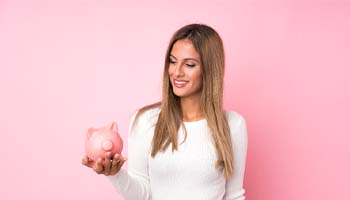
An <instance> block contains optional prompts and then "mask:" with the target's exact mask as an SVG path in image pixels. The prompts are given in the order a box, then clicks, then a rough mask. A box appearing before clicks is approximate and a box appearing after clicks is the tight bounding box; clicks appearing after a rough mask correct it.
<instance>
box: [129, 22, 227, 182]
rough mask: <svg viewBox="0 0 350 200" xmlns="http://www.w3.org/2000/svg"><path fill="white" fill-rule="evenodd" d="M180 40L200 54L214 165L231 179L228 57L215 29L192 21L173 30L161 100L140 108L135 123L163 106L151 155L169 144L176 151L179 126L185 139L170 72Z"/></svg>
mask: <svg viewBox="0 0 350 200" xmlns="http://www.w3.org/2000/svg"><path fill="white" fill-rule="evenodd" d="M181 39H188V40H190V41H192V43H193V46H194V48H195V49H196V51H197V52H198V53H199V55H200V61H201V67H202V69H201V71H202V73H201V74H202V80H203V87H202V92H201V97H200V108H201V111H202V112H203V113H204V116H205V118H206V119H207V122H208V126H209V128H210V130H211V133H212V135H211V138H212V141H213V144H214V145H215V149H216V155H217V158H218V159H217V161H216V163H215V166H216V168H217V169H218V168H223V169H224V175H225V178H229V177H231V176H232V175H233V152H232V142H231V134H230V128H229V125H228V122H227V117H226V115H225V112H224V111H223V107H222V99H223V79H224V71H225V56H224V48H223V43H222V40H221V38H220V36H219V34H218V33H217V32H216V31H215V30H214V29H213V28H211V27H209V26H207V25H205V24H189V25H186V26H184V27H182V28H180V29H179V30H178V31H176V32H175V33H174V35H173V36H172V38H171V40H170V42H169V45H168V49H167V51H166V55H165V64H164V73H163V89H162V101H160V102H156V103H154V104H151V105H147V106H144V107H142V108H140V109H139V110H138V113H137V114H136V117H135V120H134V124H135V121H137V119H138V117H139V116H140V115H141V114H142V113H143V112H144V111H146V110H149V109H152V108H155V107H160V113H159V117H158V121H157V123H156V125H155V130H154V135H153V140H152V151H151V156H152V157H154V156H155V155H156V154H157V153H158V152H159V151H162V152H163V151H165V150H166V149H167V148H168V146H169V145H170V144H172V151H174V150H177V148H178V144H177V141H178V134H177V133H178V130H179V128H180V125H181V126H182V127H183V128H184V130H185V139H184V141H185V140H186V137H187V131H186V128H185V126H184V123H183V121H182V110H181V104H180V98H179V97H178V96H176V95H174V93H173V89H172V85H171V83H170V79H169V74H168V67H169V57H170V53H171V50H172V47H173V45H174V43H175V42H176V41H178V40H181Z"/></svg>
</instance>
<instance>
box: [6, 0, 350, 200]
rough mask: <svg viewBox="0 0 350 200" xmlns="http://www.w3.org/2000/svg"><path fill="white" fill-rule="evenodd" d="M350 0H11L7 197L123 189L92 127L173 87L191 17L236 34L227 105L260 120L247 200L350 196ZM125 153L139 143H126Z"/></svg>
mask: <svg viewBox="0 0 350 200" xmlns="http://www.w3.org/2000/svg"><path fill="white" fill-rule="evenodd" d="M349 21H350V2H349V1H345V0H344V1H341V0H335V1H330V0H329V1H311V0H309V1H302V0H297V1H292V0H289V1H288V0H283V1H277V0H276V1H272V0H269V1H259V0H253V1H244V0H239V1H238V0H237V1H228V0H227V1H224V0H220V1H207V2H203V1H191V2H188V1H176V2H166V1H160V0H159V1H152V2H149V1H138V2H134V1H128V2H126V1H112V0H109V1H107V0H106V1H92V0H90V1H88V0H84V1H83V0H69V1H68V0H65V1H63V0H61V1H58V0H57V1H46V0H35V1H20V0H11V1H10V0H8V1H7V0H5V1H4V0H2V1H0V69H1V71H0V91H1V100H0V130H1V139H0V151H1V164H0V184H1V185H0V194H1V197H0V198H1V199H2V200H9V199H37V200H38V199H40V200H44V199H54V200H55V199H119V198H118V197H119V196H118V194H117V192H116V191H114V189H113V187H112V185H111V184H110V183H109V182H108V180H107V179H106V178H105V177H103V175H96V174H94V172H93V171H91V170H90V169H88V168H86V167H84V166H82V165H81V158H82V155H83V154H84V149H83V147H84V139H85V132H86V130H87V128H88V127H90V126H101V125H105V124H107V123H109V122H111V121H117V122H118V124H119V129H120V132H121V134H122V137H123V139H124V141H125V142H126V141H127V127H128V124H129V120H130V116H131V114H132V113H133V112H134V111H135V109H136V108H137V107H140V106H142V105H145V104H148V103H152V102H155V101H157V100H159V98H160V91H161V76H162V70H163V60H164V54H165V50H166V47H167V44H168V41H169V39H170V37H171V35H172V34H173V32H174V31H175V30H177V29H178V28H180V27H181V26H183V25H185V24H188V23H193V22H200V23H206V24H208V25H211V26H213V27H214V28H215V29H216V30H217V31H218V32H219V34H220V35H221V36H222V38H223V40H224V45H225V50H226V57H227V70H226V76H225V108H226V109H231V110H236V111H238V112H240V113H241V114H242V115H243V116H244V117H245V118H246V120H247V123H248V134H249V144H248V147H249V148H248V157H247V166H246V174H245V182H244V187H245V189H246V191H247V192H246V195H247V199H250V200H258V199H266V200H281V199H283V200H295V199H308V200H309V199H325V200H328V199H338V200H340V199H344V200H345V199H350V195H349V193H348V192H349V191H348V188H349V184H348V181H349V178H350V176H349V175H350V174H349V169H350V162H349V154H350V151H349V148H348V144H349V142H348V140H349V139H350V137H349V133H350V128H349V117H348V114H349V113H350V106H349V102H350V94H349V93H350V92H349V86H350V78H349V75H350V69H349V67H350V61H349V56H350V54H349V52H350V39H349V35H350V26H349ZM123 153H124V154H127V146H126V147H125V149H124V151H123Z"/></svg>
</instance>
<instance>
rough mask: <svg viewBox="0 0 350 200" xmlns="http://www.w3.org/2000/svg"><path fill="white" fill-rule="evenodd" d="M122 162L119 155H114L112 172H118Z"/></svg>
mask: <svg viewBox="0 0 350 200" xmlns="http://www.w3.org/2000/svg"><path fill="white" fill-rule="evenodd" d="M119 162H120V160H119V155H117V154H116V155H114V158H113V161H112V166H111V174H112V175H114V174H116V173H117V172H118V163H119Z"/></svg>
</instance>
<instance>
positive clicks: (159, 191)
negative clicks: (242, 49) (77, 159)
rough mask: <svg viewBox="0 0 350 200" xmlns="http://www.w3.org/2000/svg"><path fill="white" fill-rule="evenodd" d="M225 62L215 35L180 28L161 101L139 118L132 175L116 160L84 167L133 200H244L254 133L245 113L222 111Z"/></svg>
mask: <svg viewBox="0 0 350 200" xmlns="http://www.w3.org/2000/svg"><path fill="white" fill-rule="evenodd" d="M224 60H225V58H224V49H223V44H222V40H221V38H220V36H219V35H218V33H217V32H216V31H215V30H214V29H213V28H211V27H209V26H207V25H204V24H190V25H187V26H184V27H182V28H180V29H179V30H178V31H177V32H175V34H174V35H173V37H172V39H171V40H170V43H169V46H168V49H167V52H166V57H165V65H164V76H163V94H162V101H161V102H158V103H155V104H152V105H148V106H145V107H143V108H141V109H139V110H138V111H137V112H135V114H134V115H133V116H132V119H131V121H132V122H131V123H130V126H129V138H128V147H129V149H128V150H129V152H128V154H129V159H128V162H129V163H128V164H129V166H128V170H125V169H123V168H121V166H122V165H123V163H124V162H125V160H126V158H124V157H123V156H121V155H114V156H113V155H111V154H110V153H107V155H106V157H105V158H103V159H99V160H98V161H96V162H93V161H91V160H89V159H88V158H87V157H86V156H85V158H84V159H83V164H85V165H86V166H88V167H91V168H93V169H94V171H95V172H96V173H98V174H104V175H106V176H107V177H108V178H109V179H110V181H111V182H112V184H113V185H114V187H115V188H116V190H117V191H118V193H120V194H121V195H122V196H123V197H124V198H125V199H126V200H129V199H137V200H143V199H144V200H149V199H152V200H170V199H176V200H179V199H191V200H194V199H200V200H218V199H225V200H229V199H230V200H238V199H240V200H241V199H245V190H244V189H243V179H244V171H245V162H246V154H247V144H248V137H247V128H246V122H245V119H244V118H243V117H242V115H240V114H239V113H238V112H235V111H223V106H222V99H223V77H224V66H225V62H224Z"/></svg>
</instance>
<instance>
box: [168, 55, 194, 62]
mask: <svg viewBox="0 0 350 200" xmlns="http://www.w3.org/2000/svg"><path fill="white" fill-rule="evenodd" d="M170 56H172V57H174V58H175V59H177V58H176V57H175V56H174V55H172V54H170ZM184 60H194V61H196V62H198V63H199V61H198V60H197V59H195V58H185V59H184Z"/></svg>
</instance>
